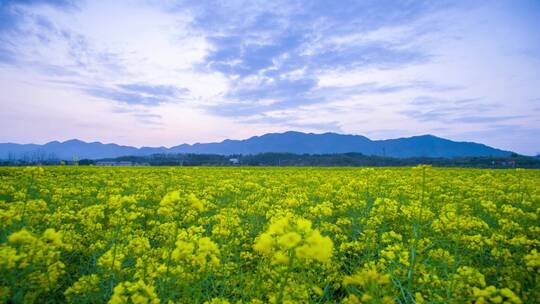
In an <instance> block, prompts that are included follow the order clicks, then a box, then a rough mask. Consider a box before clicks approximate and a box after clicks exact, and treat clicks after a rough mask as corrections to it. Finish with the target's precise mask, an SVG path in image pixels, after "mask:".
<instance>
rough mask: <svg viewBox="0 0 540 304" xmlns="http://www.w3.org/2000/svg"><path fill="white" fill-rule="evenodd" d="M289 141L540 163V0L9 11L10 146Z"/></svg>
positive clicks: (1, 77)
mask: <svg viewBox="0 0 540 304" xmlns="http://www.w3.org/2000/svg"><path fill="white" fill-rule="evenodd" d="M288 130H296V131H303V132H313V133H324V132H336V133H345V134H359V135H364V136H367V137H369V138H371V139H388V138H398V137H408V136H414V135H421V134H433V135H436V136H440V137H444V138H448V139H452V140H457V141H475V142H480V143H484V144H487V145H491V146H494V147H497V148H502V149H507V150H512V151H516V152H518V153H523V154H528V155H534V154H536V153H540V1H538V0H530V1H524V0H523V1H522V0H516V1H510V0H507V1H474V0H473V1H397V0H396V1H386V0H374V1H347V0H343V1H294V0H286V1H279V0H277V1H276V0H272V1H235V0H231V1H196V0H194V1H173V0H164V1H154V0H140V1H135V0H134V1H104V0H93V1H90V0H87V1H76V0H73V1H69V0H54V1H45V0H41V1H37V0H35V1H31V0H17V1H10V0H0V142H16V143H39V144H43V143H46V142H49V141H52V140H61V141H63V140H68V139H72V138H78V139H81V140H85V141H101V142H104V143H110V142H114V143H118V144H124V145H133V146H138V147H140V146H174V145H178V144H181V143H195V142H213V141H221V140H224V139H227V138H229V139H244V138H248V137H251V136H254V135H262V134H264V133H269V132H284V131H288Z"/></svg>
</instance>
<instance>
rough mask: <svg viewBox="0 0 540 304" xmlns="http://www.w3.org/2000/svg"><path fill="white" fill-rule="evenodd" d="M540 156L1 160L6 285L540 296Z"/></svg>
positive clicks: (318, 294) (244, 295) (394, 298)
mask: <svg viewBox="0 0 540 304" xmlns="http://www.w3.org/2000/svg"><path fill="white" fill-rule="evenodd" d="M539 213H540V171H538V170H520V169H517V170H479V169H435V168H430V167H426V166H419V167H414V168H392V169H382V168H379V169H359V168H247V167H246V168H244V167H240V168H200V167H194V168H180V167H175V168H172V167H161V168H151V167H147V168H99V167H46V168H42V167H28V168H23V167H18V168H13V167H4V168H0V227H1V231H0V242H1V244H0V299H1V301H3V302H13V303H19V302H27V303H32V302H76V303H102V302H109V303H205V302H207V303H267V302H270V303H306V302H311V303H321V302H338V303H339V302H341V303H392V302H395V303H428V302H434V303H441V302H445V303H464V302H469V303H522V302H526V303H540V288H539V287H540V285H539V284H540V253H539V252H538V251H539V249H540V248H539V247H540V239H539V236H540V220H539V218H538V216H539Z"/></svg>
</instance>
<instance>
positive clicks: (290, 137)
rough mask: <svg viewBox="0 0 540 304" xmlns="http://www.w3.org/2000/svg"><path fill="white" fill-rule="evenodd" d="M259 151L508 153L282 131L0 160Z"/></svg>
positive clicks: (413, 140)
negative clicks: (174, 143) (173, 143)
mask: <svg viewBox="0 0 540 304" xmlns="http://www.w3.org/2000/svg"><path fill="white" fill-rule="evenodd" d="M265 152H279V153H295V154H336V153H348V152H358V153H362V154H365V155H378V156H389V157H397V158H405V157H445V158H452V157H466V156H508V155H510V154H511V153H512V152H510V151H504V150H500V149H496V148H492V147H489V146H486V145H483V144H479V143H474V142H456V141H451V140H448V139H444V138H440V137H436V136H433V135H421V136H413V137H404V138H397V139H386V140H371V139H369V138H367V137H365V136H361V135H345V134H337V133H323V134H314V133H302V132H296V131H288V132H284V133H268V134H264V135H261V136H253V137H250V138H248V139H244V140H230V139H227V140H224V141H222V142H216V143H196V144H193V145H189V144H182V145H178V146H174V147H170V148H166V147H142V148H136V147H131V146H121V145H117V144H103V143H100V142H91V143H87V142H84V141H80V140H77V139H72V140H68V141H65V142H58V141H52V142H49V143H46V144H44V145H37V144H14V143H1V144H0V159H8V158H11V159H19V158H22V157H25V156H26V157H34V158H36V157H41V158H43V159H46V158H50V157H53V156H54V157H57V158H60V159H72V157H73V156H76V157H77V158H78V159H85V158H86V159H100V158H114V157H119V156H146V155H151V154H158V153H196V154H220V155H232V154H258V153H265Z"/></svg>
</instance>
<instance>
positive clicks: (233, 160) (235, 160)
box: [229, 158, 240, 165]
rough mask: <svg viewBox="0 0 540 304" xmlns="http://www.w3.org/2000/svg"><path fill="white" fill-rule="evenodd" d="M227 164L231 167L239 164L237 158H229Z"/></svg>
mask: <svg viewBox="0 0 540 304" xmlns="http://www.w3.org/2000/svg"><path fill="white" fill-rule="evenodd" d="M229 162H230V163H231V164H232V165H238V164H239V163H240V160H239V159H238V158H229Z"/></svg>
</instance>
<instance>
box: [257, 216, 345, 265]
mask: <svg viewBox="0 0 540 304" xmlns="http://www.w3.org/2000/svg"><path fill="white" fill-rule="evenodd" d="M253 248H254V249H255V250H256V251H258V252H260V253H262V254H264V255H266V256H270V257H271V258H272V261H273V262H274V263H276V264H287V263H289V261H291V259H292V258H297V259H301V260H307V261H318V262H328V261H329V260H330V258H331V257H332V251H333V248H334V243H333V242H332V240H331V239H330V238H329V237H327V236H322V235H321V233H320V232H319V231H318V230H317V229H313V228H312V224H311V222H310V221H309V220H306V219H303V218H296V219H295V218H290V217H284V218H280V219H277V220H275V221H274V222H273V223H271V224H270V226H269V227H268V229H267V231H266V232H264V233H262V234H261V235H260V236H259V237H258V238H257V240H256V241H255V244H254V245H253Z"/></svg>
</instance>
